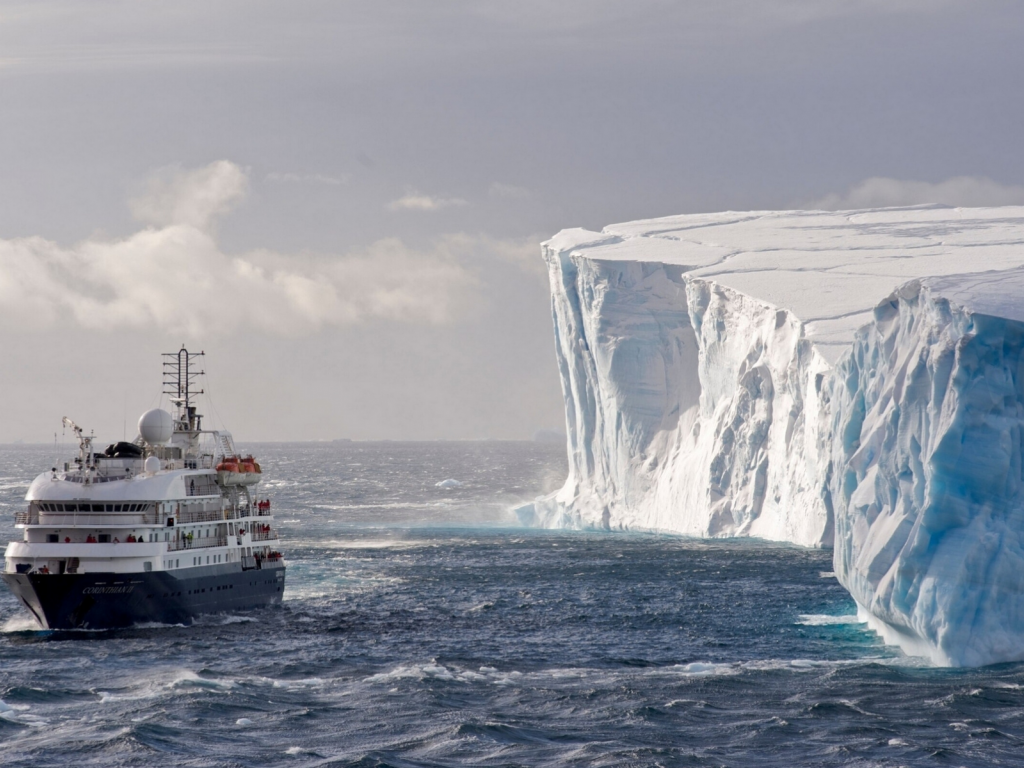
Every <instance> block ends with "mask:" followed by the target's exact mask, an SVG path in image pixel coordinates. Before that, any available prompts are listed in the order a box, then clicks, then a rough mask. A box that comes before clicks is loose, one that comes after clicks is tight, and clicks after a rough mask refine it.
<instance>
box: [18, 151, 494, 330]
mask: <svg viewBox="0 0 1024 768" xmlns="http://www.w3.org/2000/svg"><path fill="white" fill-rule="evenodd" d="M247 190H248V177H247V174H246V173H245V172H244V171H243V170H242V169H241V168H239V167H238V166H237V165H235V164H234V163H231V162H228V161H226V160H221V161H218V162H215V163H212V164H210V165H208V166H206V167H204V168H199V169H194V170H185V169H181V168H177V167H171V168H164V169H161V170H160V171H158V172H156V173H155V174H154V175H153V176H152V178H151V179H150V180H149V182H148V184H147V186H146V191H145V193H144V194H142V195H140V196H139V197H137V198H136V199H134V200H132V201H131V203H130V205H131V209H132V211H133V213H134V214H135V216H136V217H137V218H139V219H140V220H141V221H143V222H145V223H147V224H149V225H150V226H148V227H147V228H145V229H143V230H141V231H139V232H136V233H134V234H132V235H130V236H128V237H125V238H123V239H113V240H108V239H98V238H97V239H87V240H84V241H82V242H80V243H77V244H75V245H74V246H71V247H67V248H66V247H62V246H60V245H58V244H57V243H54V242H52V241H50V240H46V239H44V238H42V237H27V238H17V239H11V240H4V239H0V324H2V326H3V327H4V328H5V329H8V330H10V329H13V328H18V329H43V328H53V327H55V326H59V325H60V324H62V323H70V324H73V325H75V326H78V327H83V328H87V329H95V330H97V331H116V330H117V329H120V328H126V329H128V328H130V329H140V328H158V329H160V330H163V331H167V332H174V333H183V334H187V335H189V336H193V337H195V336H213V335H224V334H229V333H233V332H239V331H244V330H253V331H260V332H265V333H273V334H278V335H295V334H301V333H307V332H310V331H315V330H317V329H320V328H323V327H326V326H340V325H351V324H355V323H360V322H364V321H367V320H372V319H383V320H391V321H400V322H422V323H434V324H441V323H446V322H449V321H451V320H453V319H454V318H455V317H456V316H457V315H459V314H460V313H461V312H462V310H463V308H464V307H465V306H466V305H467V302H471V301H473V294H474V292H475V289H476V286H477V282H478V280H477V278H476V277H475V276H474V275H473V273H472V272H471V271H469V270H468V269H467V268H466V267H465V266H464V265H463V263H462V262H461V259H462V258H463V257H464V256H465V254H466V253H467V252H468V251H472V250H473V249H474V248H479V247H486V244H483V246H482V245H481V240H480V238H476V239H474V238H468V239H467V236H455V237H452V238H448V239H442V240H440V241H438V243H437V244H436V245H435V247H434V248H433V249H431V250H428V251H414V250H412V249H410V248H408V247H406V246H405V245H403V244H402V243H401V242H400V241H398V240H395V239H385V240H380V241H378V242H376V243H374V244H372V245H371V246H369V247H368V248H365V249H363V250H362V251H359V252H356V253H351V254H347V255H345V256H334V257H329V256H320V255H300V256H296V255H285V254H279V253H275V252H272V251H265V250H264V251H254V252H250V253H246V254H242V255H231V254H227V253H225V252H224V251H222V250H221V248H220V246H219V244H218V242H217V240H216V237H215V234H214V233H213V231H212V225H213V224H214V222H215V220H216V218H217V217H218V216H222V215H223V214H225V213H226V212H228V211H229V210H231V208H232V207H233V206H235V205H237V204H238V203H239V202H241V201H242V200H243V199H244V197H245V195H246V192H247Z"/></svg>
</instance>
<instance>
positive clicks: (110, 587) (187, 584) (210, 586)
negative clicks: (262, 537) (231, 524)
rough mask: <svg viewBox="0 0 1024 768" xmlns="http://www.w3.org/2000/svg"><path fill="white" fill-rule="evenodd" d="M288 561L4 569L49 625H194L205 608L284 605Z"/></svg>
mask: <svg viewBox="0 0 1024 768" xmlns="http://www.w3.org/2000/svg"><path fill="white" fill-rule="evenodd" d="M284 573H285V568H284V565H283V564H281V565H277V566H273V565H269V564H267V563H264V564H263V567H262V568H253V569H248V570H242V567H241V565H239V564H238V563H225V564H222V565H211V566H200V567H196V568H187V569H185V568H183V569H181V570H172V571H158V572H150V573H82V574H67V573H65V574H40V573H31V574H24V573H4V574H2V578H3V580H4V582H6V584H7V586H8V587H9V588H10V590H11V591H12V592H13V593H14V594H15V595H16V596H17V597H18V598H19V599H20V600H21V602H22V604H23V605H24V606H25V607H26V608H28V610H29V611H30V612H31V613H32V614H33V615H34V616H35V618H36V620H37V621H38V622H39V624H40V625H41V626H42V627H43V628H45V629H112V628H115V627H127V626H131V625H132V624H139V623H143V622H157V623H161V624H189V623H191V621H192V619H193V618H195V617H196V616H198V615H200V614H203V613H220V612H223V611H243V610H248V609H251V608H262V607H265V606H268V605H277V604H280V602H281V598H282V596H283V594H284Z"/></svg>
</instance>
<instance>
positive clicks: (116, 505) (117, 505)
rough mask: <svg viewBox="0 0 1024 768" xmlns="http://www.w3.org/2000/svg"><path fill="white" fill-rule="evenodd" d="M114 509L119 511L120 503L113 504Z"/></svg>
mask: <svg viewBox="0 0 1024 768" xmlns="http://www.w3.org/2000/svg"><path fill="white" fill-rule="evenodd" d="M114 511H115V512H120V511H121V505H120V504H115V505H114Z"/></svg>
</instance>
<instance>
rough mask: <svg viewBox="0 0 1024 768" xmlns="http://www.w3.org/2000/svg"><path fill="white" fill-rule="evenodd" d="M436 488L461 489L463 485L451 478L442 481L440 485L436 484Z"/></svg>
mask: <svg viewBox="0 0 1024 768" xmlns="http://www.w3.org/2000/svg"><path fill="white" fill-rule="evenodd" d="M434 487H435V488H444V489H448V488H461V487H462V483H461V482H460V481H458V480H456V479H455V478H453V477H449V478H448V479H447V480H442V481H441V482H439V483H434Z"/></svg>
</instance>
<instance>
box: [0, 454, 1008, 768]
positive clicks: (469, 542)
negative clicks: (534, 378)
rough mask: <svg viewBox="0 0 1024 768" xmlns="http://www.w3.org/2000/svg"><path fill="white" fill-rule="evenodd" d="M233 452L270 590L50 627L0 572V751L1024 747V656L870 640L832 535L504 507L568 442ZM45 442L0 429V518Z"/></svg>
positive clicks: (346, 756)
mask: <svg viewBox="0 0 1024 768" xmlns="http://www.w3.org/2000/svg"><path fill="white" fill-rule="evenodd" d="M243 448H244V449H245V450H250V449H252V450H253V451H254V452H255V453H256V454H257V455H258V456H259V458H260V459H261V463H262V464H263V467H264V469H265V472H266V473H267V477H268V478H272V480H270V481H269V482H268V483H267V486H268V487H267V489H266V491H267V493H269V495H270V496H271V497H272V499H273V501H274V511H275V514H276V516H277V518H278V520H279V521H280V528H281V529H282V531H283V533H284V535H285V537H286V541H285V544H284V551H285V556H286V557H287V559H288V562H289V570H288V586H287V591H286V594H285V598H286V602H285V605H284V606H283V607H282V608H281V609H279V610H269V611H262V612H252V613H247V614H237V615H230V616H213V617H208V618H206V619H204V620H202V621H200V622H198V623H196V624H195V625H193V626H189V627H180V626H171V627H167V626H148V627H139V628H134V629H130V630H124V631H118V632H80V633H45V632H38V631H34V630H32V629H31V625H30V623H29V622H28V618H27V614H26V613H25V612H24V611H23V609H20V608H19V607H18V605H17V604H16V603H15V601H14V600H13V598H11V597H10V595H9V594H7V593H6V592H4V593H3V594H0V627H2V628H3V631H2V633H0V701H2V704H0V764H2V765H4V766H5V767H7V766H39V765H75V766H348V765H353V766H470V765H472V766H477V765H485V766H520V765H529V766H535V765H538V766H540V765H543V766H547V765H550V766H555V765H558V766H561V765H580V766H583V765H586V766H591V765H614V766H618V765H623V766H625V765H630V766H634V765H652V766H653V765H666V766H669V765H673V766H675V765H678V766H723V765H724V766H749V765H768V766H794V765H807V766H821V765H824V766H831V765H835V766H840V765H841V766H849V765H860V766H890V765H891V766H897V765H921V766H924V765H929V766H931V765H937V764H938V765H969V766H987V765H1020V764H1022V762H1024V760H1022V758H1021V755H1022V751H1021V744H1022V740H1024V665H1020V664H1012V665H1001V666H998V667H990V668H985V669H981V670H940V669H933V668H929V667H927V666H925V665H924V664H922V663H921V662H919V661H917V660H914V659H908V658H907V657H904V656H903V655H902V654H900V653H899V652H898V651H895V650H893V649H891V648H888V647H886V646H884V645H882V644H881V643H880V642H879V640H878V639H877V638H876V636H875V635H874V634H873V633H871V632H870V631H868V630H867V629H866V628H865V627H864V626H863V625H862V624H859V623H857V621H856V617H855V616H853V615H852V614H853V613H854V607H853V603H852V601H851V600H850V598H849V596H848V595H847V594H846V593H845V591H844V590H843V589H842V588H841V587H840V586H839V585H838V583H837V582H836V581H835V579H834V578H833V577H832V576H831V570H832V566H831V553H829V552H822V551H810V550H802V549H796V548H792V547H785V546H778V545H769V544H764V543H757V542H726V541H715V542H699V541H692V540H686V539H681V538H678V537H671V536H658V535H651V534H627V533H600V532H570V531H533V530H525V529H522V528H518V527H516V522H515V517H514V515H512V514H511V512H510V511H509V510H510V508H511V507H512V506H513V505H514V504H515V503H517V502H521V501H523V500H528V499H530V498H532V497H533V496H535V495H537V494H539V493H542V492H544V491H547V490H551V489H553V488H555V487H557V486H558V485H559V484H560V482H561V480H562V478H563V477H564V473H565V459H564V451H563V449H562V448H561V447H560V446H550V445H544V444H533V443H500V442H481V443H327V444H268V445H247V446H243ZM51 454H52V449H45V448H42V447H23V446H22V447H14V446H9V447H3V448H0V536H2V537H3V538H4V541H6V540H8V539H9V538H11V537H12V536H13V535H14V526H13V513H14V511H15V510H16V509H20V508H21V507H22V501H21V499H22V496H23V495H24V491H25V487H26V486H27V484H28V482H29V481H30V480H31V478H32V477H33V476H34V475H35V474H36V472H38V471H39V469H40V468H45V467H47V466H50V465H51V464H52V455H51ZM448 478H452V479H457V480H459V481H460V482H461V483H462V484H461V485H460V486H458V487H455V488H449V489H442V488H437V487H436V485H435V484H436V483H437V482H439V481H442V480H445V479H448Z"/></svg>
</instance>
